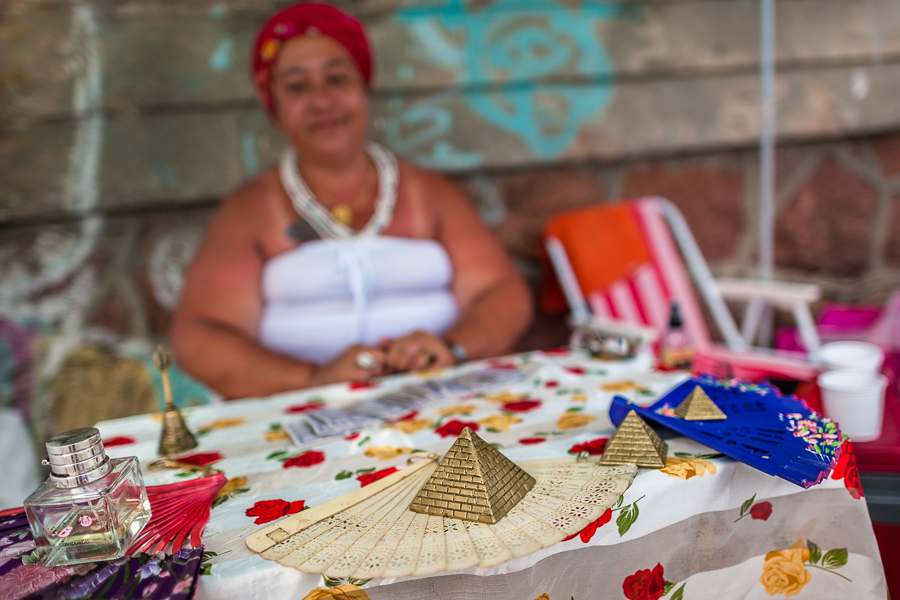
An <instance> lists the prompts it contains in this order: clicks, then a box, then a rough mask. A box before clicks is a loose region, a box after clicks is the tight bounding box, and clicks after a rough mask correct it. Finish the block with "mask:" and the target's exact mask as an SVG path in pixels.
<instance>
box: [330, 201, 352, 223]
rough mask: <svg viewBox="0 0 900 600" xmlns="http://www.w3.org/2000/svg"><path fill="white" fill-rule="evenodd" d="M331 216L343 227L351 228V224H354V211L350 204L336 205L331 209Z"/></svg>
mask: <svg viewBox="0 0 900 600" xmlns="http://www.w3.org/2000/svg"><path fill="white" fill-rule="evenodd" d="M331 214H332V216H333V217H334V218H335V220H337V222H338V223H340V224H341V225H345V226H347V227H349V226H350V223H352V222H353V209H352V208H350V205H349V204H344V203H343V202H341V203H340V204H335V205H334V207H333V208H332V209H331Z"/></svg>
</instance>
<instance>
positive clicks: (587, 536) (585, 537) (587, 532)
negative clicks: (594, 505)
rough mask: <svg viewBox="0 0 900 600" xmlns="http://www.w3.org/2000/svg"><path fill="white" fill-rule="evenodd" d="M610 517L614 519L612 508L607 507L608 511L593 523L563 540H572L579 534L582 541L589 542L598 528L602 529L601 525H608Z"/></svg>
mask: <svg viewBox="0 0 900 600" xmlns="http://www.w3.org/2000/svg"><path fill="white" fill-rule="evenodd" d="M610 519H612V509H611V508H607V509H606V512H604V513H603V514H602V515H600V516H599V517H598V518H597V520H596V521H594V522H593V523H590V524H589V525H588V526H587V527H585V528H584V529H582V530H581V532H579V533H573V534H572V535H570V536H569V537H567V538H566V539H565V540H563V541H564V542H565V541H567V540H571V539H572V538H574V537H575V536H576V535H577V536H579V537H581V541H582V542H584V543H585V544H587V543H588V542H589V541H591V538H592V537H594V534H595V533H596V532H597V530H598V529H600V528H601V527H603V526H604V525H606V524H607V523H609V520H610Z"/></svg>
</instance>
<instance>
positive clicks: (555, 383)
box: [544, 379, 559, 388]
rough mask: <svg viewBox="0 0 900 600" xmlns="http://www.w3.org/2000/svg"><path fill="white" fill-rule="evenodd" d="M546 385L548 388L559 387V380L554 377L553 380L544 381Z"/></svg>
mask: <svg viewBox="0 0 900 600" xmlns="http://www.w3.org/2000/svg"><path fill="white" fill-rule="evenodd" d="M544 387H546V388H557V387H559V382H558V381H556V380H555V379H553V380H551V381H545V382H544Z"/></svg>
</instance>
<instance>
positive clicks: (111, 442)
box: [103, 435, 137, 448]
mask: <svg viewBox="0 0 900 600" xmlns="http://www.w3.org/2000/svg"><path fill="white" fill-rule="evenodd" d="M136 441H137V440H135V439H134V438H133V437H129V436H127V435H120V436H118V437H114V438H109V439H108V440H103V446H104V447H105V448H112V447H114V446H127V445H128V444H133V443H135V442H136Z"/></svg>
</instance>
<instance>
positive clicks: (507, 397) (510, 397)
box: [484, 392, 528, 404]
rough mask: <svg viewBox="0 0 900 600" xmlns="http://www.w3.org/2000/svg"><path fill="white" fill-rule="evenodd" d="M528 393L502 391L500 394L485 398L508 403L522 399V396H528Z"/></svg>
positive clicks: (486, 400) (494, 401)
mask: <svg viewBox="0 0 900 600" xmlns="http://www.w3.org/2000/svg"><path fill="white" fill-rule="evenodd" d="M527 396H528V394H513V393H512V392H500V393H499V394H494V395H493V396H486V397H485V398H484V400H485V402H492V403H494V404H508V403H509V402H515V401H516V400H521V399H522V398H525V397H527Z"/></svg>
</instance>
